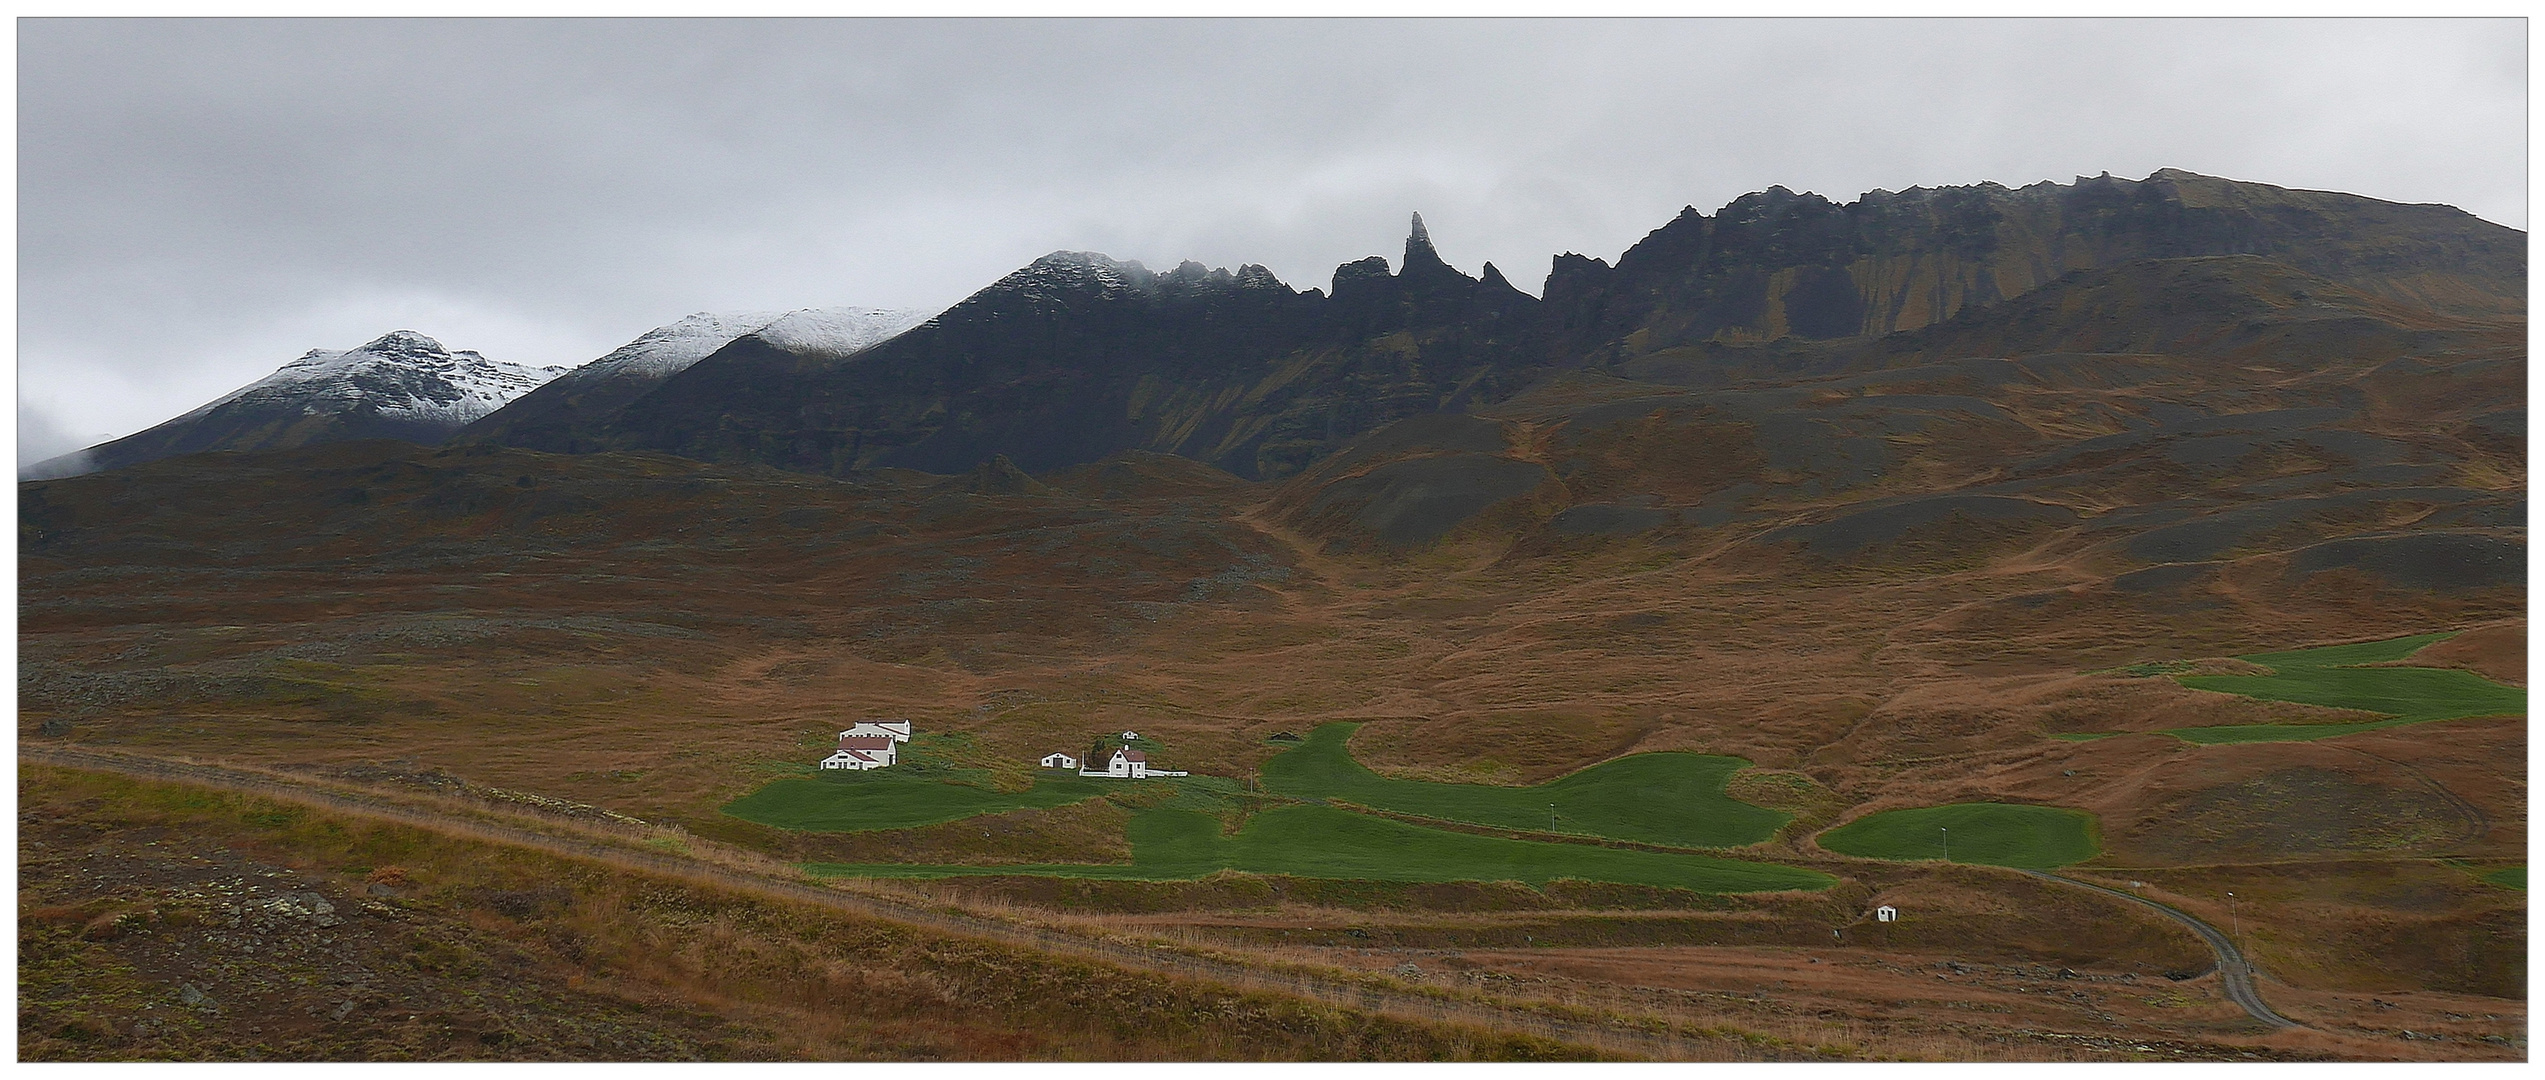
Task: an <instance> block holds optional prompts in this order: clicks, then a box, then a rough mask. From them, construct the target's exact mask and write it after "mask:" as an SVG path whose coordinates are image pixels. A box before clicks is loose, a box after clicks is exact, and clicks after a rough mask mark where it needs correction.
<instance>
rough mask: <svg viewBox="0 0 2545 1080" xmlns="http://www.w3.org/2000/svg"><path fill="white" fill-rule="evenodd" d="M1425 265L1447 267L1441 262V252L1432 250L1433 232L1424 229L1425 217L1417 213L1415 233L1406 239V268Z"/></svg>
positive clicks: (1415, 216)
mask: <svg viewBox="0 0 2545 1080" xmlns="http://www.w3.org/2000/svg"><path fill="white" fill-rule="evenodd" d="M1425 263H1431V264H1437V265H1444V266H1445V265H1447V264H1446V263H1442V262H1441V260H1440V252H1437V251H1434V250H1432V234H1431V231H1430V230H1428V229H1425V228H1423V215H1421V214H1419V213H1417V214H1415V215H1414V231H1413V233H1412V234H1411V235H1409V236H1407V237H1406V238H1405V262H1404V266H1405V268H1406V269H1408V270H1410V269H1413V268H1414V267H1415V266H1418V265H1421V264H1425Z"/></svg>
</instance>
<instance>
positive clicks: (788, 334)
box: [752, 307, 930, 359]
mask: <svg viewBox="0 0 2545 1080" xmlns="http://www.w3.org/2000/svg"><path fill="white" fill-rule="evenodd" d="M929 315H930V313H929V312H925V311H917V310H912V309H908V308H858V307H838V308H802V309H799V310H796V311H790V312H787V313H786V314H784V315H780V316H778V317H777V318H775V319H772V320H770V321H769V322H768V323H767V324H766V325H763V326H761V327H760V328H759V329H757V330H754V331H752V334H753V335H754V336H757V337H758V338H759V339H760V340H762V341H765V342H768V343H769V344H771V345H775V346H777V347H778V348H781V349H785V350H786V351H788V352H791V353H801V354H809V355H814V356H820V357H823V358H825V359H837V358H839V357H843V356H847V355H849V354H850V353H855V352H860V351H862V350H864V349H866V348H868V347H870V346H874V345H880V344H882V343H884V342H886V341H889V340H892V339H893V338H896V337H899V336H901V333H902V332H903V331H905V330H908V329H910V328H911V327H914V326H917V325H919V324H921V323H924V322H927V321H928V318H929Z"/></svg>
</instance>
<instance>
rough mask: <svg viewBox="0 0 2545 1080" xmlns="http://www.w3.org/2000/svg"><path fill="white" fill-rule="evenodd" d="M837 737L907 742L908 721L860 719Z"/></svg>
mask: <svg viewBox="0 0 2545 1080" xmlns="http://www.w3.org/2000/svg"><path fill="white" fill-rule="evenodd" d="M839 737H840V738H843V739H848V738H868V737H872V738H885V739H891V740H892V741H894V742H909V741H910V721H908V720H860V721H858V722H857V723H856V725H855V726H852V727H850V728H849V729H847V730H845V731H842V732H840V733H839Z"/></svg>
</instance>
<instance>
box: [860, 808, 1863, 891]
mask: <svg viewBox="0 0 2545 1080" xmlns="http://www.w3.org/2000/svg"><path fill="white" fill-rule="evenodd" d="M1131 852H1132V855H1131V862H1130V863H1129V864H1128V865H1104V864H1084V865H1073V864H1042V865H1008V866H920V865H903V864H866V865H843V864H815V865H814V866H812V867H811V869H812V871H813V872H814V873H816V874H820V875H824V876H832V877H900V878H931V877H954V876H978V875H1010V874H1023V875H1040V876H1056V877H1091V878H1118V879H1134V880H1169V879H1173V880H1189V879H1193V878H1199V877H1205V876H1208V875H1210V874H1213V873H1217V872H1219V871H1222V870H1238V871H1244V872H1248V873H1257V874H1286V875H1290V876H1293V877H1314V878H1338V879H1346V880H1360V881H1407V882H1446V881H1523V882H1527V883H1529V884H1531V885H1544V884H1546V883H1547V882H1550V881H1556V880H1559V879H1566V878H1571V879H1575V880H1582V881H1607V882H1616V883H1620V884H1628V885H1654V886H1662V887H1668V888H1681V889H1692V890H1696V891H1699V892H1716V893H1721V892H1767V891H1776V890H1783V889H1822V888H1827V887H1828V886H1829V885H1831V884H1832V883H1833V880H1834V879H1832V878H1830V877H1829V876H1828V875H1826V874H1821V873H1817V872H1815V871H1811V870H1804V869H1799V868H1796V867H1790V866H1778V865H1774V864H1770V863H1752V862H1740V861H1736V860H1731V859H1717V858H1711V857H1708V856H1703V855H1686V854H1678V853H1670V852H1651V851H1633V850H1623V849H1617V848H1602V847H1590V846H1587V845H1582V844H1564V843H1549V842H1545V841H1536V840H1509V839H1504V838H1501V837H1492V836H1475V835H1470V834H1467V833H1456V832H1448V831H1445V830H1441V829H1427V828H1424V827H1422V826H1419V825H1408V824H1405V823H1403V822H1399V821H1391V820H1388V819H1385V818H1377V817H1371V816H1369V815H1366V814H1355V813H1351V812H1349V811H1344V810H1337V809H1334V808H1332V807H1325V806H1286V807H1281V808H1279V809H1274V810H1267V811H1265V812H1263V813H1260V814H1256V815H1254V816H1253V817H1252V818H1250V819H1249V820H1248V821H1247V822H1246V825H1245V827H1243V828H1241V829H1239V830H1238V831H1237V833H1236V834H1235V835H1233V836H1232V835H1226V834H1225V833H1224V830H1223V827H1222V823H1221V820H1220V818H1218V817H1216V816H1214V815H1211V814H1206V813H1202V812H1199V811H1194V810H1177V809H1164V808H1161V809H1156V810H1150V811H1146V812H1144V813H1142V814H1140V815H1139V816H1137V817H1135V818H1133V819H1132V822H1131Z"/></svg>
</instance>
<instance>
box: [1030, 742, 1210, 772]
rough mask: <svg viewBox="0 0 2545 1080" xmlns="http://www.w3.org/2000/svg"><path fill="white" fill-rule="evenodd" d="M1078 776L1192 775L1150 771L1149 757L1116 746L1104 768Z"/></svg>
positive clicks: (1170, 770)
mask: <svg viewBox="0 0 2545 1080" xmlns="http://www.w3.org/2000/svg"><path fill="white" fill-rule="evenodd" d="M1055 756H1057V755H1055ZM1078 775H1080V776H1113V777H1120V778H1123V779H1126V780H1146V779H1148V778H1150V777H1152V776H1191V775H1192V774H1191V773H1188V772H1184V771H1182V770H1179V769H1152V768H1150V767H1149V755H1147V754H1144V753H1141V752H1140V751H1137V750H1134V749H1132V748H1130V747H1128V746H1117V747H1114V748H1113V757H1112V758H1111V759H1110V760H1107V761H1106V762H1105V767H1104V768H1102V769H1080V770H1078Z"/></svg>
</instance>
